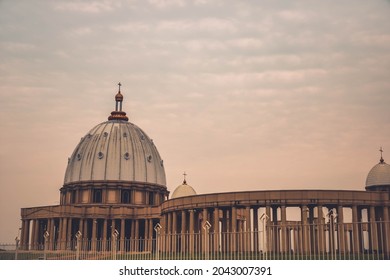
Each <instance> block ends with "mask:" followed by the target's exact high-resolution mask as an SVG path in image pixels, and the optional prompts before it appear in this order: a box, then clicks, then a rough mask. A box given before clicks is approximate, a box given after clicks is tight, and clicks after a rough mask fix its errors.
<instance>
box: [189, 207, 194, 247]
mask: <svg viewBox="0 0 390 280" xmlns="http://www.w3.org/2000/svg"><path fill="white" fill-rule="evenodd" d="M189 212H190V225H189V228H190V233H189V234H190V248H189V249H190V250H189V251H190V253H193V252H194V214H195V213H194V210H189Z"/></svg>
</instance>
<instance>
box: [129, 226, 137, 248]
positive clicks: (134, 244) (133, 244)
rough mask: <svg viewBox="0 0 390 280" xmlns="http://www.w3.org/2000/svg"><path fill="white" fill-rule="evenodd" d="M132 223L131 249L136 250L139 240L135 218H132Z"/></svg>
mask: <svg viewBox="0 0 390 280" xmlns="http://www.w3.org/2000/svg"><path fill="white" fill-rule="evenodd" d="M130 223H131V232H130V251H132V252H135V248H136V245H137V240H136V239H135V220H134V219H132V220H131V221H130Z"/></svg>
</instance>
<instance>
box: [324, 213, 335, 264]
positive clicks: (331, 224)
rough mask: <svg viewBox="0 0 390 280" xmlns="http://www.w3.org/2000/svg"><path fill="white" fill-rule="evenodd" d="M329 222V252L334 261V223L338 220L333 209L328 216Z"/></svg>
mask: <svg viewBox="0 0 390 280" xmlns="http://www.w3.org/2000/svg"><path fill="white" fill-rule="evenodd" d="M326 216H327V217H328V220H329V233H330V234H329V251H330V255H331V258H332V260H333V259H334V232H333V231H334V222H335V220H336V218H337V214H335V213H334V212H333V209H330V210H329V211H328V213H327V214H326Z"/></svg>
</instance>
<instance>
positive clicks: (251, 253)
mask: <svg viewBox="0 0 390 280" xmlns="http://www.w3.org/2000/svg"><path fill="white" fill-rule="evenodd" d="M389 231H390V224H389V222H361V223H354V224H352V223H349V224H337V223H325V224H318V223H314V224H288V225H266V226H264V227H263V229H262V230H258V231H249V232H244V231H239V232H218V233H216V232H212V228H211V229H210V227H204V228H203V230H202V231H200V232H199V233H192V234H190V233H183V234H182V233H173V234H165V233H162V230H161V231H160V230H159V231H156V236H155V237H154V238H151V239H144V238H140V239H121V238H120V236H119V235H117V234H116V235H113V236H112V239H109V240H89V239H82V238H78V239H74V240H71V241H68V242H63V243H61V242H59V241H56V242H53V243H50V242H43V243H40V244H28V245H26V244H25V245H20V244H19V243H18V242H17V243H16V244H3V245H1V244H0V259H25V260H28V259H52V260H78V259H79V260H112V259H118V260H119V259H121V260H156V259H167V260H176V259H181V260H204V259H213V260H214V259H218V260H232V259H234V260H235V259H237V260H238V259H239V260H254V259H269V260H279V259H280V260H384V259H390V232H389Z"/></svg>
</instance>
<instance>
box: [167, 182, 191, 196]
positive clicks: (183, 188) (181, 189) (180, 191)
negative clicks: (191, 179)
mask: <svg viewBox="0 0 390 280" xmlns="http://www.w3.org/2000/svg"><path fill="white" fill-rule="evenodd" d="M190 195H196V192H195V190H194V188H193V187H191V186H190V185H187V182H186V180H184V182H183V184H182V185H180V186H178V187H177V188H176V189H175V190H174V191H173V193H172V196H171V198H178V197H183V196H190Z"/></svg>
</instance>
